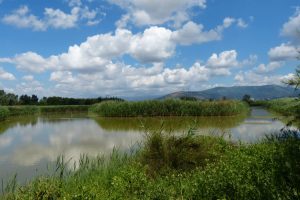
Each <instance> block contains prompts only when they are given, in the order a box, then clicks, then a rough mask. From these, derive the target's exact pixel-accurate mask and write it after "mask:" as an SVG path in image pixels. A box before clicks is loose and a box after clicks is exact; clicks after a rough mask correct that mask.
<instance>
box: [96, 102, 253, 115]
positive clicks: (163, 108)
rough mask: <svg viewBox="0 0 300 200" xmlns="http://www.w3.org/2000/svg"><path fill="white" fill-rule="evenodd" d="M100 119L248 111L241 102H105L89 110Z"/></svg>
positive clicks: (235, 113) (234, 113)
mask: <svg viewBox="0 0 300 200" xmlns="http://www.w3.org/2000/svg"><path fill="white" fill-rule="evenodd" d="M90 110H91V111H92V112H94V113H96V114H97V115H99V116H102V117H153V116H232V115H237V114H240V113H243V112H247V111H248V110H249V108H248V106H247V105H246V104H245V103H244V102H241V101H232V100H226V101H184V100H174V99H168V100H162V101H159V100H151V101H140V102H115V101H110V102H109V101H107V102H102V103H100V104H95V105H93V106H92V107H91V109H90Z"/></svg>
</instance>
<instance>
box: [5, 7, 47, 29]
mask: <svg viewBox="0 0 300 200" xmlns="http://www.w3.org/2000/svg"><path fill="white" fill-rule="evenodd" d="M2 22H3V23H5V24H9V25H14V26H16V27H19V28H32V29H33V30H36V31H42V30H46V29H47V25H46V23H45V22H44V21H43V20H41V19H38V17H37V16H35V15H32V14H30V11H29V8H28V7H27V6H21V7H20V8H18V9H17V10H14V11H13V12H12V13H11V14H9V15H5V16H4V17H3V18H2Z"/></svg>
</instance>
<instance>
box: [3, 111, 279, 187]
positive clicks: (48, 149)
mask: <svg viewBox="0 0 300 200" xmlns="http://www.w3.org/2000/svg"><path fill="white" fill-rule="evenodd" d="M282 127H284V123H283V122H281V121H280V120H279V119H278V118H277V117H276V116H274V115H273V114H271V113H269V112H267V111H266V110H264V109H262V108H253V109H252V111H251V113H250V114H249V116H234V117H164V118H126V119H124V118H93V117H88V116H87V115H85V114H83V115H75V116H74V115H50V116H35V117H34V116H33V117H17V118H11V119H9V120H7V121H5V122H1V123H0V178H2V179H3V180H4V182H5V181H6V180H7V179H8V178H9V177H12V176H13V175H14V174H15V173H17V177H18V180H19V181H20V182H24V181H25V180H29V179H30V178H32V177H33V176H37V175H39V174H45V173H47V172H49V171H51V169H50V168H51V167H50V168H49V165H50V166H52V165H51V164H53V163H54V162H55V161H56V159H57V157H58V156H60V155H64V156H65V159H66V160H68V159H72V162H74V161H78V160H79V158H80V156H81V155H83V154H87V155H89V156H97V155H99V154H101V155H109V154H110V153H111V152H112V150H113V148H114V147H117V148H118V149H119V150H120V151H128V150H129V149H130V147H132V146H133V145H134V144H136V143H137V142H139V141H142V140H143V138H144V132H145V131H151V130H158V129H164V131H165V132H178V133H183V132H187V131H188V129H189V128H193V129H194V130H195V133H196V134H216V135H223V136H224V137H225V138H227V139H230V140H233V141H239V140H240V141H244V142H255V141H258V140H260V139H261V138H263V137H264V135H265V134H267V133H270V132H273V131H277V130H279V129H281V128H282ZM47 166H48V167H47ZM71 166H72V165H71V164H70V167H71Z"/></svg>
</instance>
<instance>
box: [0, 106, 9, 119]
mask: <svg viewBox="0 0 300 200" xmlns="http://www.w3.org/2000/svg"><path fill="white" fill-rule="evenodd" d="M8 114H9V111H8V109H7V108H6V107H3V106H0V121H2V120H5V119H6V118H7V117H8Z"/></svg>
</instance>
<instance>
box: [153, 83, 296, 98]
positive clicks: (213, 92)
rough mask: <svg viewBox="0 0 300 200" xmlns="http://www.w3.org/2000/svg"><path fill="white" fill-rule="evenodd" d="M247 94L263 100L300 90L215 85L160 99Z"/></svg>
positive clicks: (276, 87) (276, 86)
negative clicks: (206, 88)
mask: <svg viewBox="0 0 300 200" xmlns="http://www.w3.org/2000/svg"><path fill="white" fill-rule="evenodd" d="M245 94H248V95H250V96H251V98H254V99H255V100H263V99H275V98H282V97H296V96H299V94H300V90H295V89H294V88H292V87H284V86H279V85H263V86H233V87H215V88H211V89H208V90H203V91H179V92H174V93H171V94H167V95H165V96H163V97H160V98H159V99H166V98H180V97H196V98H198V99H221V98H223V97H226V98H227V99H242V98H243V96H244V95H245Z"/></svg>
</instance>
